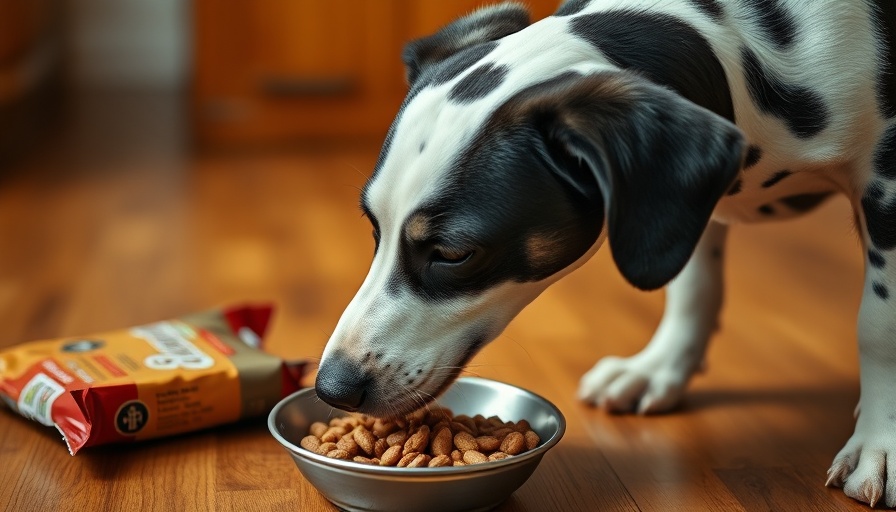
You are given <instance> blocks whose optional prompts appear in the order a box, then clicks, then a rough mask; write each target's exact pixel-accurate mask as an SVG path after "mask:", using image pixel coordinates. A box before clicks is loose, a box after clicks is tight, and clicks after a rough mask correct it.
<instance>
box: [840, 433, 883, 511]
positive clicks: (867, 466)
mask: <svg viewBox="0 0 896 512" xmlns="http://www.w3.org/2000/svg"><path fill="white" fill-rule="evenodd" d="M863 427H865V425H857V426H856V431H855V433H854V434H853V435H852V437H851V438H850V439H849V441H847V442H846V446H844V447H843V449H842V450H840V453H838V454H837V456H836V457H835V458H834V463H833V464H831V468H830V469H828V480H827V482H826V483H825V485H827V486H832V485H833V486H836V487H842V488H843V492H844V493H845V494H846V495H847V496H849V497H850V498H853V499H855V500H859V501H861V502H864V503H867V504H869V505H871V506H872V507H874V506H875V505H876V504H877V503H885V504H886V505H887V507H896V430H894V429H893V426H892V425H891V426H890V428H886V426H885V425H883V426H882V427H883V428H880V429H872V428H863Z"/></svg>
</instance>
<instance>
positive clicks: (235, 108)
mask: <svg viewBox="0 0 896 512" xmlns="http://www.w3.org/2000/svg"><path fill="white" fill-rule="evenodd" d="M483 3H484V2H483V1H482V0H347V1H342V2H322V1H320V0H252V1H242V2H220V1H218V0H195V2H194V6H195V15H194V24H195V44H194V53H195V58H194V63H195V77H194V85H193V91H192V92H193V96H192V100H193V101H192V105H193V114H194V126H195V133H196V138H197V140H198V141H199V142H200V143H205V144H210V145H226V144H246V143H250V144H252V143H262V144H266V143H279V142H288V141H294V140H302V139H304V140H308V139H323V138H349V137H352V138H357V137H363V138H368V139H382V137H383V135H384V134H385V132H386V130H387V129H388V127H389V123H390V122H391V120H392V118H393V117H394V115H395V113H396V111H397V110H398V107H399V105H400V104H401V101H402V98H403V96H404V94H405V93H406V91H407V87H406V85H405V82H404V66H403V64H402V62H401V49H402V47H403V46H404V44H405V43H406V42H407V41H408V40H410V39H413V38H416V37H420V36H423V35H428V34H431V33H432V32H434V31H435V30H437V29H438V27H440V26H442V25H444V24H446V23H448V22H450V21H452V20H453V19H455V18H457V17H458V16H462V15H463V14H466V13H468V12H470V11H472V10H474V9H475V8H477V7H478V6H480V5H482V4H483ZM555 3H556V0H533V1H530V2H529V4H530V5H531V7H532V10H533V18H534V19H537V18H540V17H542V16H544V15H546V14H549V13H550V12H551V11H552V10H553V7H554V4H555Z"/></svg>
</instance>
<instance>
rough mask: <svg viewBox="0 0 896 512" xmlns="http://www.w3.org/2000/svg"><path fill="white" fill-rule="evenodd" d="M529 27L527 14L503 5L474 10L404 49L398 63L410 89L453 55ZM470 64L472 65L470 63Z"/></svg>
mask: <svg viewBox="0 0 896 512" xmlns="http://www.w3.org/2000/svg"><path fill="white" fill-rule="evenodd" d="M527 26H529V10H528V9H527V8H526V7H525V6H523V5H521V4H518V3H514V2H506V3H502V4H497V5H492V6H488V7H484V8H482V9H478V10H476V11H474V12H472V13H470V14H469V15H467V16H463V17H461V18H458V19H456V20H454V21H452V22H451V23H449V24H448V25H445V26H444V27H442V28H441V29H440V30H439V31H438V32H436V33H435V34H432V35H430V36H427V37H422V38H420V39H415V40H413V41H411V42H409V43H408V44H406V45H405V47H404V49H403V50H402V52H401V60H402V61H403V62H404V64H405V74H406V77H407V81H408V83H409V84H410V85H411V86H415V85H417V82H418V80H419V79H420V78H423V77H424V76H426V75H427V74H430V72H431V71H432V69H433V68H435V67H437V66H439V65H441V64H442V63H444V62H446V61H447V60H449V59H450V58H451V57H453V56H454V55H456V54H458V53H461V52H463V51H464V50H467V49H469V48H472V47H475V46H479V45H482V44H484V43H489V42H494V41H498V40H500V39H502V38H504V37H506V36H508V35H510V34H513V33H515V32H519V31H520V30H523V29H524V28H526V27H527ZM471 64H472V63H471Z"/></svg>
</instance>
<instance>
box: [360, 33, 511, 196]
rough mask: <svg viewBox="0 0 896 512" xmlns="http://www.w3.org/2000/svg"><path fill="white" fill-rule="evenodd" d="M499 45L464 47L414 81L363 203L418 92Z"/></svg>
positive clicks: (364, 192)
mask: <svg viewBox="0 0 896 512" xmlns="http://www.w3.org/2000/svg"><path fill="white" fill-rule="evenodd" d="M497 46H498V42H497V41H489V42H487V43H482V44H479V45H476V46H471V47H469V48H465V49H462V50H460V51H458V52H457V53H455V54H453V55H451V56H450V57H448V58H446V59H445V60H444V61H442V62H439V63H437V64H434V65H432V66H429V67H428V68H427V69H426V71H425V72H423V73H422V74H421V75H420V78H418V79H417V80H415V81H414V82H413V85H412V86H411V88H410V90H409V91H408V94H407V96H405V98H404V101H403V102H402V103H401V107H399V108H398V113H397V114H396V115H395V120H394V121H392V125H391V126H390V127H389V131H388V132H387V133H386V139H385V140H384V141H383V147H382V149H380V154H379V156H378V157H377V160H376V164H374V166H373V172H372V173H371V175H370V179H368V180H367V183H366V184H365V185H364V188H363V189H362V191H361V203H362V205H363V204H366V201H367V199H366V196H367V188H368V187H369V186H370V184H371V183H372V182H373V181H374V179H375V178H376V176H377V174H378V173H379V170H380V169H381V168H382V167H383V163H385V161H386V156H387V155H388V154H389V150H390V149H391V148H392V141H393V139H394V138H395V131H396V130H397V129H398V124H399V123H400V122H401V116H402V114H404V110H405V109H406V108H407V106H408V104H409V103H410V102H411V100H413V99H414V98H415V97H416V96H417V95H418V94H420V91H422V90H423V89H425V88H426V87H428V86H436V85H442V84H444V83H446V82H450V81H451V80H452V79H454V78H457V76H458V75H460V74H461V73H463V72H464V70H466V69H468V68H469V67H470V66H472V65H474V64H476V63H477V62H479V61H480V60H482V59H483V58H484V57H486V56H487V55H488V54H489V53H491V52H492V51H493V50H494V49H495V48H496V47H497Z"/></svg>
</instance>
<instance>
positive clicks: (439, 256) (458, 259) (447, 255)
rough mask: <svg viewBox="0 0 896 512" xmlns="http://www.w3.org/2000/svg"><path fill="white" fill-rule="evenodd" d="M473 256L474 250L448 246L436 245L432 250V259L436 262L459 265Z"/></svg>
mask: <svg viewBox="0 0 896 512" xmlns="http://www.w3.org/2000/svg"><path fill="white" fill-rule="evenodd" d="M472 256H473V251H464V250H458V249H449V248H447V247H436V248H434V249H433V250H432V254H431V255H430V260H431V261H432V262H434V263H448V264H451V265H459V264H461V263H464V262H466V261H467V260H469V259H470V257H472Z"/></svg>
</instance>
